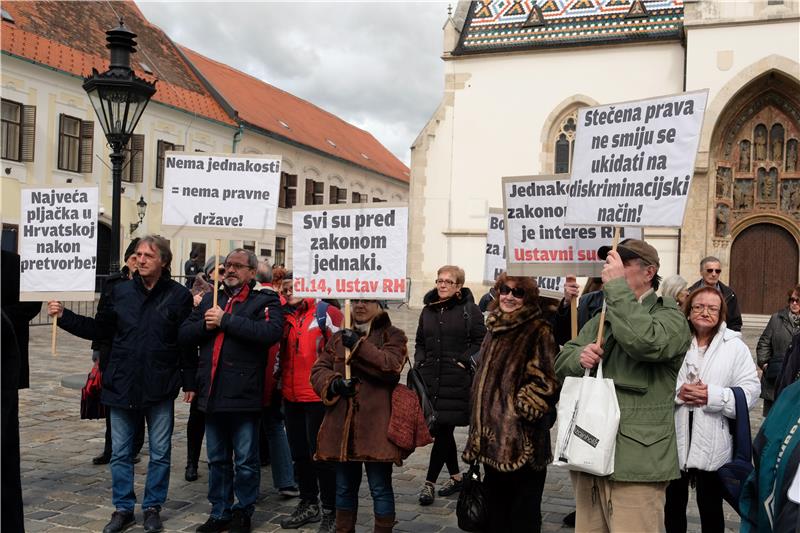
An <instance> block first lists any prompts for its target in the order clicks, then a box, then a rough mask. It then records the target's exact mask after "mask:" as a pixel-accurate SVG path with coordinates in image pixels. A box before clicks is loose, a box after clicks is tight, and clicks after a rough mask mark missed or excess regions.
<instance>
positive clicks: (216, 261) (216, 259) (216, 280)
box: [213, 239, 219, 307]
mask: <svg viewBox="0 0 800 533" xmlns="http://www.w3.org/2000/svg"><path fill="white" fill-rule="evenodd" d="M218 287H219V239H217V240H216V254H215V255H214V303H213V306H214V307H216V306H217V289H218Z"/></svg>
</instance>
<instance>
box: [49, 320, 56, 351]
mask: <svg viewBox="0 0 800 533" xmlns="http://www.w3.org/2000/svg"><path fill="white" fill-rule="evenodd" d="M57 333H58V315H53V334H52V338H51V339H50V353H51V354H53V355H58V354H57V353H56V335H57Z"/></svg>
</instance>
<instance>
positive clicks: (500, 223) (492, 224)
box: [483, 207, 506, 285]
mask: <svg viewBox="0 0 800 533" xmlns="http://www.w3.org/2000/svg"><path fill="white" fill-rule="evenodd" d="M505 228H506V224H505V219H504V217H503V210H502V209H499V208H494V207H493V208H490V209H489V228H488V230H487V231H486V259H485V262H484V268H483V282H484V283H487V284H489V285H492V284H494V280H496V279H497V276H499V275H500V274H502V273H503V272H504V271H505V269H506V230H505Z"/></svg>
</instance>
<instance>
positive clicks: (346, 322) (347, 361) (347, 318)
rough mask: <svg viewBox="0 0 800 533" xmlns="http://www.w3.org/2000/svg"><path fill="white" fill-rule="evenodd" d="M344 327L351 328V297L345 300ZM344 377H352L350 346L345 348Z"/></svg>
mask: <svg viewBox="0 0 800 533" xmlns="http://www.w3.org/2000/svg"><path fill="white" fill-rule="evenodd" d="M344 327H345V329H350V298H348V299H346V300H345V301H344ZM344 379H350V348H345V349H344Z"/></svg>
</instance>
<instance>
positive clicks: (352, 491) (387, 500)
mask: <svg viewBox="0 0 800 533" xmlns="http://www.w3.org/2000/svg"><path fill="white" fill-rule="evenodd" d="M362 464H363V465H364V467H365V468H366V469H367V482H368V483H369V492H370V494H372V508H373V510H374V512H375V516H387V515H393V514H394V490H392V463H361V462H360V461H347V462H346V463H336V508H337V509H343V510H345V511H357V510H358V488H359V487H360V486H361V470H362V469H361V465H362Z"/></svg>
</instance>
